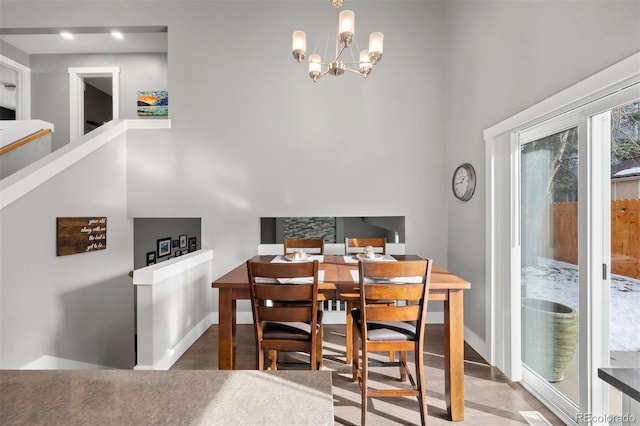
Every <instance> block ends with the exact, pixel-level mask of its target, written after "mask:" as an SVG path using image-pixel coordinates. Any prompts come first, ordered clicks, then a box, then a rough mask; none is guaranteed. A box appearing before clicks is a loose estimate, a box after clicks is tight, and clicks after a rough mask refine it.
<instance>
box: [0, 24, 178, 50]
mask: <svg viewBox="0 0 640 426" xmlns="http://www.w3.org/2000/svg"><path fill="white" fill-rule="evenodd" d="M62 31H68V32H70V33H72V34H73V39H71V40H68V39H66V38H64V37H62V36H61V35H60V33H61V32H62ZM111 31H119V32H120V33H122V35H123V38H122V39H121V40H119V39H116V38H114V37H113V36H112V35H111ZM167 39H168V37H167V27H163V26H156V27H118V28H106V27H83V28H1V29H0V40H3V41H5V42H6V43H9V44H11V45H12V46H14V47H16V48H18V49H20V50H22V51H24V52H25V53H27V54H29V55H39V54H74V53H142V52H145V53H152V52H167Z"/></svg>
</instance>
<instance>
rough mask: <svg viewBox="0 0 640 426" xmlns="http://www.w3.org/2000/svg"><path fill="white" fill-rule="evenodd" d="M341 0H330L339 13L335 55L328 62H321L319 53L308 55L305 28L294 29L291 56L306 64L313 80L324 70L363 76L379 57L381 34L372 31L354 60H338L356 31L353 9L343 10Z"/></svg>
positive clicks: (380, 53) (324, 73) (338, 73)
mask: <svg viewBox="0 0 640 426" xmlns="http://www.w3.org/2000/svg"><path fill="white" fill-rule="evenodd" d="M342 1H343V0H332V3H333V6H334V7H335V9H336V14H337V16H338V27H337V33H338V34H337V38H336V55H335V59H333V61H331V62H322V58H321V57H320V55H319V54H317V53H313V54H312V55H310V56H309V59H307V35H306V34H305V32H304V31H294V32H293V58H294V59H295V60H296V61H298V62H307V63H308V64H309V77H311V79H312V80H313V81H314V82H315V81H318V79H319V78H320V77H322V76H324V75H326V74H327V73H329V74H332V75H335V76H339V75H342V74H344V72H345V71H350V72H352V73H354V74H360V75H361V76H363V77H364V78H366V77H367V76H368V75H369V74H371V70H372V68H373V66H374V65H375V64H377V63H378V62H380V60H381V59H382V43H383V39H384V36H383V35H382V33H380V32H374V33H371V35H370V36H369V49H368V50H361V51H360V55H359V58H360V60H359V61H357V62H355V61H354V62H346V61H342V60H340V57H341V56H342V54H343V52H344V51H345V49H347V47H349V46H350V45H351V42H352V41H353V36H354V31H355V19H356V16H355V13H353V11H352V10H342V11H340V8H342Z"/></svg>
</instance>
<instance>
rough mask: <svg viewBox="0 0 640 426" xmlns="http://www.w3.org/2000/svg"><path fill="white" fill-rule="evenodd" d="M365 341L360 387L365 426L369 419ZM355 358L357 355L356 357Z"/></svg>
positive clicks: (362, 416)
mask: <svg viewBox="0 0 640 426" xmlns="http://www.w3.org/2000/svg"><path fill="white" fill-rule="evenodd" d="M365 346H366V345H365V344H364V342H362V374H361V375H360V388H361V392H362V408H361V413H360V424H361V425H362V426H364V425H365V424H366V421H367V386H369V385H368V384H367V381H368V379H369V367H368V365H369V356H368V354H367V350H366V348H365ZM354 360H355V357H354Z"/></svg>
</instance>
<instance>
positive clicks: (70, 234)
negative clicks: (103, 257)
mask: <svg viewBox="0 0 640 426" xmlns="http://www.w3.org/2000/svg"><path fill="white" fill-rule="evenodd" d="M56 237H57V238H56V248H57V253H56V254H57V255H58V256H66V255H68V254H77V253H86V252H89V251H96V250H105V249H106V248H107V218H106V217H59V218H57V227H56Z"/></svg>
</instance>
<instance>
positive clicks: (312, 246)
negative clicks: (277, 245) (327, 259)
mask: <svg viewBox="0 0 640 426" xmlns="http://www.w3.org/2000/svg"><path fill="white" fill-rule="evenodd" d="M283 243H284V254H285V255H286V254H288V253H291V252H294V251H295V250H297V249H303V250H304V251H305V252H309V253H312V254H324V238H285V239H284V241H283Z"/></svg>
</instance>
